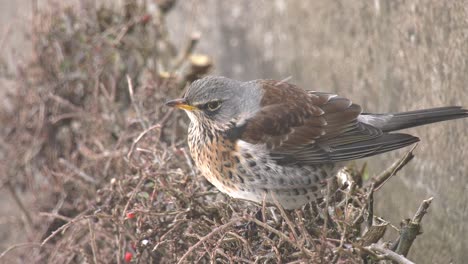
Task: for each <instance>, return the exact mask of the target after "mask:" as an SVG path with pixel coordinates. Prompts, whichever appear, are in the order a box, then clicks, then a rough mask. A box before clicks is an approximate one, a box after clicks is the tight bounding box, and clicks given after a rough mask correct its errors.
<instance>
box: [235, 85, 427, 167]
mask: <svg viewBox="0 0 468 264" xmlns="http://www.w3.org/2000/svg"><path fill="white" fill-rule="evenodd" d="M256 82H257V85H260V86H261V87H262V89H263V92H264V93H263V98H262V101H261V108H260V110H259V111H258V112H257V113H255V114H254V115H253V116H252V117H250V118H248V119H247V120H244V121H243V122H241V123H239V124H238V125H237V126H235V127H233V128H232V129H231V130H230V131H228V133H229V135H230V136H231V138H232V137H234V138H233V139H240V140H243V141H246V142H249V143H251V144H264V145H266V147H267V148H268V150H269V152H270V153H271V154H270V155H271V157H272V158H273V159H275V160H276V161H277V162H278V163H279V164H283V165H288V164H317V163H327V162H337V161H347V160H354V159H359V158H362V157H366V156H372V155H376V154H379V153H382V152H386V151H390V150H394V149H397V148H401V147H404V146H407V145H410V144H412V143H414V142H416V141H418V139H417V138H416V137H413V136H410V135H406V134H396V133H395V134H387V133H383V132H382V131H381V130H380V129H379V128H376V127H374V126H371V125H369V124H365V123H361V122H359V121H358V119H357V117H358V116H359V115H360V114H361V107H360V106H359V105H357V104H353V103H352V102H351V101H350V100H349V99H347V98H344V97H339V96H337V95H334V94H330V93H320V92H307V91H305V90H302V89H300V88H298V87H296V86H295V85H292V84H289V83H287V82H278V81H272V80H262V81H256Z"/></svg>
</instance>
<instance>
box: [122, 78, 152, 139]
mask: <svg viewBox="0 0 468 264" xmlns="http://www.w3.org/2000/svg"><path fill="white" fill-rule="evenodd" d="M126 77H127V84H128V94H129V95H130V101H131V102H132V106H133V109H134V110H135V113H136V115H137V117H138V121H140V123H141V126H142V127H143V129H145V130H146V129H148V124H147V123H146V120H145V118H144V116H143V115H142V114H141V110H140V106H139V105H138V103H137V102H136V100H135V95H134V90H133V84H132V79H131V78H130V76H129V75H128V74H127V76H126Z"/></svg>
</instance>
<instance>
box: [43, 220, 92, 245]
mask: <svg viewBox="0 0 468 264" xmlns="http://www.w3.org/2000/svg"><path fill="white" fill-rule="evenodd" d="M90 217H93V216H91V215H79V216H77V217H75V218H73V219H72V220H71V221H70V222H68V223H66V224H64V225H63V226H61V227H59V228H57V229H56V230H55V231H54V232H52V234H50V235H49V236H48V237H46V238H45V239H44V240H43V241H42V243H41V247H43V246H44V245H45V244H46V243H47V242H49V240H51V239H52V238H53V237H55V236H56V235H57V234H58V233H60V232H62V231H63V230H65V229H67V228H68V227H69V226H71V225H73V224H74V223H76V222H79V221H81V220H84V219H88V218H90Z"/></svg>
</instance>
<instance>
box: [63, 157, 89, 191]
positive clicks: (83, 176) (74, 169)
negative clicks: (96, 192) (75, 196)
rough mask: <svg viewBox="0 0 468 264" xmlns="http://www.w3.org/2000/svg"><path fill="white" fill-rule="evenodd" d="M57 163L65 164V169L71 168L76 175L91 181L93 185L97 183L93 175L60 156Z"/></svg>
mask: <svg viewBox="0 0 468 264" xmlns="http://www.w3.org/2000/svg"><path fill="white" fill-rule="evenodd" d="M59 163H60V164H62V165H63V166H65V167H66V168H67V169H69V170H71V171H72V172H73V173H75V174H76V175H78V176H80V177H81V178H82V179H83V180H85V181H86V182H88V183H92V184H93V185H96V184H97V182H96V180H95V179H94V178H93V177H91V176H90V175H88V174H86V173H85V172H84V171H83V170H80V169H79V168H77V167H76V166H75V165H73V164H72V163H70V162H69V161H68V160H66V159H63V158H60V159H59Z"/></svg>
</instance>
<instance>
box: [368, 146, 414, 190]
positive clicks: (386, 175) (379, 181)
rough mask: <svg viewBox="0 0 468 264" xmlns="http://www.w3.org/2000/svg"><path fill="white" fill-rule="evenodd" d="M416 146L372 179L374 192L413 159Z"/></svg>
mask: <svg viewBox="0 0 468 264" xmlns="http://www.w3.org/2000/svg"><path fill="white" fill-rule="evenodd" d="M417 146H418V144H415V145H414V146H413V147H412V148H411V149H410V150H409V151H408V152H407V153H406V154H405V155H404V156H403V157H401V159H399V160H398V161H396V162H395V163H393V164H392V166H390V167H389V168H387V169H386V170H385V171H383V172H382V173H381V174H379V175H378V176H376V177H375V178H374V179H373V182H374V186H375V188H374V191H378V190H379V189H380V188H381V187H382V186H383V185H384V184H385V183H386V182H387V181H388V180H389V179H390V178H391V177H393V176H394V175H395V174H396V173H397V172H398V171H400V170H401V169H402V168H403V167H404V166H405V165H406V164H408V162H410V161H411V160H412V159H413V158H414V155H413V151H414V149H415V148H416V147H417Z"/></svg>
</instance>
